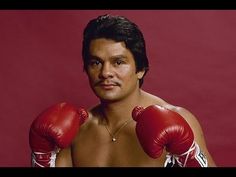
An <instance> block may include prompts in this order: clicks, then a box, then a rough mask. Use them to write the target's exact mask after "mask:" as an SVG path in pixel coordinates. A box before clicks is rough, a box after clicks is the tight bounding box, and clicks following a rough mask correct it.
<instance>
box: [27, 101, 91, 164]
mask: <svg viewBox="0 0 236 177" xmlns="http://www.w3.org/2000/svg"><path fill="white" fill-rule="evenodd" d="M87 118H88V113H87V112H86V111H85V110H84V109H82V108H79V109H77V108H75V107H73V106H72V105H70V104H68V103H59V104H56V105H54V106H51V107H50V108H48V109H47V110H45V111H44V112H42V113H41V114H40V115H39V116H38V117H37V118H36V119H35V120H34V121H33V123H32V124H31V127H30V132H29V144H30V147H31V150H32V166H33V167H55V160H56V154H57V152H58V150H59V149H60V148H66V147H68V146H69V145H70V144H71V142H72V140H73V139H74V137H75V136H76V133H77V132H78V130H79V127H80V125H82V124H83V123H84V121H85V120H86V119H87Z"/></svg>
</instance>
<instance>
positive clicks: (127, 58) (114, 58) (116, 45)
mask: <svg viewBox="0 0 236 177" xmlns="http://www.w3.org/2000/svg"><path fill="white" fill-rule="evenodd" d="M89 52H90V58H89V62H88V66H87V74H88V78H89V83H90V86H91V88H92V90H93V91H94V93H95V94H96V95H97V96H98V97H99V98H100V99H101V100H104V101H117V100H121V99H123V98H126V97H127V96H129V95H130V94H132V93H133V92H134V91H135V90H136V89H138V88H139V81H138V80H139V79H140V77H142V76H143V73H144V72H138V73H136V66H135V61H134V58H133V55H132V53H131V52H130V50H129V49H127V48H126V47H125V43H124V42H115V41H113V40H109V39H105V38H99V39H95V40H92V41H91V43H90V49H89Z"/></svg>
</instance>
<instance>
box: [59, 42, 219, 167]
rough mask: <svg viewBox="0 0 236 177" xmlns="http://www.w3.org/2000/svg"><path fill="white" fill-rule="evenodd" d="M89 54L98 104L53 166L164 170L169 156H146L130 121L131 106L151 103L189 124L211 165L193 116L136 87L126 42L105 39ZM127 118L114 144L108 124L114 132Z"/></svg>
mask: <svg viewBox="0 0 236 177" xmlns="http://www.w3.org/2000/svg"><path fill="white" fill-rule="evenodd" d="M90 56H91V57H90V63H89V65H88V68H87V75H88V79H89V83H90V86H91V88H92V90H93V91H94V93H95V95H96V96H97V97H98V98H99V99H100V104H98V105H96V106H94V107H92V108H91V109H89V110H88V112H89V119H88V120H87V121H86V122H85V123H84V124H83V125H82V126H81V128H80V130H79V132H78V134H77V136H76V137H75V139H74V141H73V143H72V145H71V147H69V148H67V149H62V150H61V151H60V152H59V153H58V155H57V158H56V166H58V167H72V166H74V167H163V165H164V162H165V160H166V154H167V152H166V151H165V150H164V151H163V153H162V155H161V156H160V157H159V158H156V159H153V158H151V157H149V156H148V155H147V154H146V153H145V152H144V151H143V149H142V147H141V145H140V143H139V141H138V139H137V136H136V133H135V125H136V122H135V121H133V120H132V117H131V113H132V110H133V108H134V107H135V106H137V105H140V106H143V107H147V106H150V105H154V104H156V105H160V106H163V107H166V108H168V109H170V110H172V111H175V112H177V113H179V114H180V115H181V116H182V117H183V118H184V119H185V120H186V121H187V122H188V123H189V125H190V127H191V128H192V130H193V132H194V136H195V141H196V142H197V143H198V145H199V146H200V147H201V150H202V151H203V153H204V154H205V155H206V157H207V159H208V166H215V163H214V161H213V159H212V157H211V155H210V153H209V152H208V150H207V146H206V143H205V138H204V135H203V131H202V129H201V126H200V124H199V122H198V121H197V118H196V117H195V116H194V115H193V114H192V113H190V112H189V111H188V110H186V109H185V108H181V107H177V106H173V105H171V104H168V103H167V102H165V101H164V100H162V99H161V98H159V97H157V96H154V95H152V94H149V93H147V92H145V91H143V90H142V89H141V88H140V87H139V79H140V78H142V77H143V75H144V71H140V72H136V67H135V60H134V58H133V55H132V53H131V52H130V50H128V49H127V48H126V46H125V43H123V42H115V41H113V40H108V39H104V38H100V39H96V40H93V41H92V42H91V44H90ZM127 120H130V122H129V123H128V124H127V125H126V126H124V127H123V128H122V129H120V131H119V133H117V135H116V138H117V141H116V142H112V141H111V136H110V134H109V133H108V131H107V129H106V125H107V127H108V129H109V130H110V131H111V132H115V131H117V130H118V129H119V128H120V127H121V126H122V125H123V124H124V122H126V121H127Z"/></svg>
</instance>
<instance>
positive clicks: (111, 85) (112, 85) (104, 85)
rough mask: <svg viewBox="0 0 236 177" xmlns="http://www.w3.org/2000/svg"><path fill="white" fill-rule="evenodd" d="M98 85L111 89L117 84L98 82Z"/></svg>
mask: <svg viewBox="0 0 236 177" xmlns="http://www.w3.org/2000/svg"><path fill="white" fill-rule="evenodd" d="M99 86H100V87H101V88H103V89H105V90H112V89H113V88H114V87H116V86H118V85H117V84H99Z"/></svg>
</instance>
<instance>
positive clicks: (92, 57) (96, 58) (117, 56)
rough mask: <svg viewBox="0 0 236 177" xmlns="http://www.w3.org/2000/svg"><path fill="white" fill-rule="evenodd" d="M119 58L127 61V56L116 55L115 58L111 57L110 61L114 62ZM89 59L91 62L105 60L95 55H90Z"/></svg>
mask: <svg viewBox="0 0 236 177" xmlns="http://www.w3.org/2000/svg"><path fill="white" fill-rule="evenodd" d="M117 58H124V59H127V56H125V55H114V56H111V57H110V59H112V60H113V59H117ZM89 59H90V60H93V59H95V60H99V61H101V60H103V59H102V58H100V57H98V56H95V55H90V57H89Z"/></svg>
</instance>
